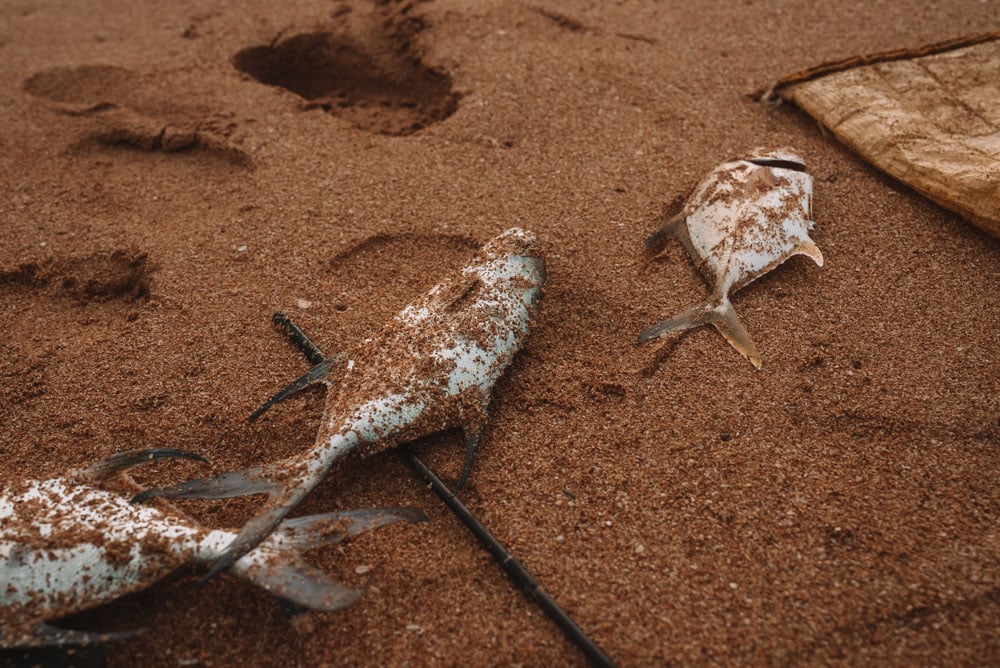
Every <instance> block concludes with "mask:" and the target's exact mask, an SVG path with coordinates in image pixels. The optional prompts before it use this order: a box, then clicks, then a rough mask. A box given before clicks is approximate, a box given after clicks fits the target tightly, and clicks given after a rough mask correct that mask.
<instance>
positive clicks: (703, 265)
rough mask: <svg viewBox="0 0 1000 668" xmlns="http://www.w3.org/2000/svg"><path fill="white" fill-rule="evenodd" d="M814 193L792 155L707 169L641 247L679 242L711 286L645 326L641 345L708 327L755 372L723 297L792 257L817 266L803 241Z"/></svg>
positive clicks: (751, 353)
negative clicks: (691, 303) (707, 293)
mask: <svg viewBox="0 0 1000 668" xmlns="http://www.w3.org/2000/svg"><path fill="white" fill-rule="evenodd" d="M812 192H813V181H812V176H811V175H810V174H809V173H808V172H806V165H805V162H804V161H803V160H802V158H801V157H799V155H798V154H797V153H795V152H794V151H793V150H791V149H777V150H771V151H762V152H758V153H757V154H756V155H755V156H753V157H751V158H747V159H745V160H735V161H732V162H726V163H723V164H721V165H719V166H718V167H716V168H715V169H713V170H712V172H711V173H709V175H708V176H707V177H706V178H705V179H704V180H703V181H702V182H701V183H700V184H698V186H697V187H696V188H695V189H694V191H693V192H692V194H691V195H690V197H688V199H687V201H686V202H685V204H684V207H683V209H682V210H681V212H680V214H678V215H677V216H676V217H674V218H673V219H672V220H671V221H670V222H669V223H668V224H667V225H666V227H664V228H663V229H661V230H660V231H659V232H657V233H656V234H654V235H653V236H651V237H650V238H649V239H648V240H647V241H646V245H647V247H648V248H650V249H651V250H653V249H656V248H658V247H659V246H660V244H661V243H662V242H663V241H664V240H665V239H668V238H676V239H678V240H679V241H680V242H681V243H682V244H683V245H684V247H685V249H686V250H687V252H688V254H689V255H690V256H691V259H692V260H694V262H695V263H696V264H697V266H698V269H699V271H700V272H701V274H702V275H703V276H704V277H705V279H706V281H707V282H708V283H709V285H710V286H711V288H712V296H711V298H710V299H709V300H707V301H705V302H702V303H701V304H698V305H697V306H695V307H693V308H691V309H689V310H687V311H685V312H683V313H680V314H678V315H676V316H674V317H672V318H670V319H668V320H664V321H663V322H661V323H658V324H657V325H654V326H653V327H650V328H649V329H647V330H646V331H644V332H643V333H642V334H640V335H639V342H643V341H647V340H649V339H653V338H657V337H659V336H663V335H664V334H666V333H668V332H672V331H678V330H682V329H690V328H692V327H698V326H701V325H706V324H712V325H714V326H715V327H716V328H717V329H718V330H719V331H720V332H721V333H722V335H723V336H724V337H725V338H726V339H727V340H728V341H729V343H730V344H731V345H732V346H733V347H734V348H736V349H737V350H738V351H739V352H740V353H741V354H742V355H743V356H744V357H746V358H747V359H748V360H750V362H751V363H752V364H753V365H754V366H755V367H757V368H760V366H761V360H760V354H759V353H758V352H757V347H756V346H755V345H754V343H753V341H752V340H751V339H750V336H749V334H747V331H746V328H745V327H744V326H743V323H742V322H741V321H740V320H739V317H738V316H737V315H736V312H735V311H734V310H733V307H732V304H731V303H730V301H729V295H730V294H732V293H734V292H736V291H737V290H739V289H740V288H742V287H744V286H745V285H747V284H749V283H751V282H753V281H754V280H756V279H757V278H759V277H760V276H763V275H764V274H766V273H768V272H769V271H771V270H772V269H774V268H775V267H777V266H778V265H780V264H781V263H783V262H784V261H785V260H787V259H788V258H790V257H792V256H794V255H807V256H809V257H811V258H812V259H813V260H814V261H815V262H816V264H818V265H819V266H823V254H822V253H821V252H820V250H819V248H818V247H817V246H816V244H815V243H814V242H813V240H812V239H810V238H809V231H810V230H811V229H812V228H813V225H814V223H813V221H812Z"/></svg>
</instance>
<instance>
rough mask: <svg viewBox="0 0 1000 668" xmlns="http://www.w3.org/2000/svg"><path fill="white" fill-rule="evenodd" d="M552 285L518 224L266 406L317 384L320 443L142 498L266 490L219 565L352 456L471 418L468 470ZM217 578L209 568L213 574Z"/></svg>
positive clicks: (268, 528)
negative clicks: (496, 389) (491, 408)
mask: <svg viewBox="0 0 1000 668" xmlns="http://www.w3.org/2000/svg"><path fill="white" fill-rule="evenodd" d="M544 282H545V261H544V259H543V258H542V256H541V254H540V252H539V247H538V242H537V240H536V238H535V236H534V235H533V234H531V233H530V232H526V231H524V230H521V229H518V228H512V229H509V230H507V231H506V232H504V233H502V234H500V235H499V236H497V237H495V238H494V239H493V240H492V241H490V242H489V243H487V244H486V245H485V246H483V248H482V249H480V251H479V253H478V254H477V255H476V256H475V257H474V258H473V260H472V261H471V262H470V263H469V264H468V265H467V266H465V267H464V268H462V269H460V270H458V271H456V272H455V273H454V274H452V275H451V276H449V277H448V278H447V279H445V280H444V281H442V282H441V283H439V284H437V285H436V286H434V287H433V288H431V290H430V291H429V292H427V293H426V294H425V295H424V296H423V297H421V298H419V299H418V300H416V301H415V302H413V303H412V304H410V305H409V306H407V307H406V308H404V309H403V311H402V312H401V313H399V314H398V315H397V316H396V317H395V318H394V319H393V320H392V321H390V322H389V323H388V325H386V326H385V328H384V329H383V330H382V331H381V332H380V333H379V334H378V335H377V336H375V337H374V338H371V339H368V340H366V341H364V342H363V343H362V344H361V345H360V346H359V347H358V348H357V349H356V350H354V351H353V352H351V353H349V354H346V355H340V356H338V357H335V358H331V359H329V360H326V361H324V362H321V363H320V364H317V365H316V366H315V367H313V368H312V369H311V370H310V371H309V372H307V373H306V374H305V375H303V376H302V377H301V378H299V379H298V380H296V381H295V382H293V383H292V384H291V385H289V386H288V387H286V388H285V389H284V390H282V391H281V392H279V393H278V394H277V395H275V396H274V397H272V399H271V400H269V401H268V402H267V403H265V404H264V406H262V407H261V409H259V410H258V411H257V412H256V413H254V416H252V417H255V416H256V415H259V414H260V413H261V412H262V411H263V410H265V409H266V408H268V407H269V406H271V405H273V404H275V403H277V402H278V401H281V400H283V399H285V398H287V397H288V396H290V395H291V394H293V393H294V392H297V391H298V390H301V389H302V388H304V387H307V386H308V385H311V384H313V383H324V384H326V385H328V386H331V387H332V388H333V389H331V391H329V392H328V394H327V400H326V407H325V411H324V415H323V420H322V422H321V426H320V429H319V432H318V434H317V435H316V440H315V444H314V445H313V447H312V448H311V449H310V450H308V451H306V452H305V453H303V454H301V455H298V456H295V457H291V458H288V459H285V460H282V461H279V462H274V463H271V464H266V465H263V466H257V467H254V468H251V469H247V470H245V471H236V472H232V473H227V474H222V475H218V476H211V477H208V478H202V479H199V480H192V481H188V482H186V483H182V484H180V485H176V486H174V487H168V488H164V489H158V490H149V491H147V492H144V493H143V494H140V495H139V496H137V497H136V500H137V501H142V500H144V499H146V498H150V497H153V496H163V497H168V498H226V497H233V496H242V495H246V494H258V493H266V494H268V495H269V499H268V502H267V505H266V508H265V510H264V511H263V512H262V513H260V514H259V515H258V516H257V517H255V518H254V519H253V520H251V521H250V522H249V523H248V524H247V525H246V526H245V527H244V528H243V530H242V531H241V532H240V535H239V537H238V538H237V539H236V540H235V541H233V543H232V544H231V545H230V546H229V547H228V548H227V549H226V552H225V554H224V555H223V556H222V557H221V558H220V559H219V561H218V562H216V564H215V566H214V567H213V569H212V573H214V572H217V570H219V569H222V568H226V567H227V566H229V565H230V564H231V563H232V562H233V561H235V560H236V559H238V558H239V557H240V556H241V555H243V554H245V553H246V552H247V551H248V550H250V549H252V548H253V547H254V546H256V545H258V544H259V543H260V542H261V541H262V540H263V539H264V537H265V536H267V535H268V534H269V533H270V532H271V531H272V530H273V529H274V528H275V527H276V526H277V525H278V523H279V522H280V521H281V519H282V518H283V517H285V515H287V514H288V512H289V511H290V510H291V509H292V508H294V507H295V506H296V505H297V504H298V503H299V502H301V501H302V499H303V498H304V497H305V496H306V495H307V494H308V493H309V492H310V491H311V490H312V489H313V488H314V487H316V485H318V484H319V482H320V481H321V480H323V478H324V477H325V476H326V474H327V472H328V471H329V470H330V468H331V467H332V466H333V465H334V463H336V462H337V461H339V460H340V459H341V458H342V457H344V456H346V455H347V454H349V453H351V452H354V451H359V452H361V453H362V454H372V453H375V452H379V451H381V450H384V449H386V448H389V447H393V446H395V445H398V444H400V443H405V442H407V441H412V440H414V439H416V438H419V437H421V436H424V435H427V434H432V433H435V432H438V431H443V430H446V429H451V428H455V427H461V428H462V429H464V430H465V435H466V444H467V445H466V458H465V466H464V467H463V471H462V475H461V477H460V479H459V481H458V483H457V484H456V486H455V488H456V490H458V489H460V488H461V486H462V484H463V483H464V482H465V480H466V478H467V477H468V474H469V470H470V468H471V466H472V462H473V460H474V458H475V454H476V450H477V447H478V444H479V438H480V433H481V430H482V428H483V425H484V422H485V419H486V409H487V406H488V404H489V402H490V397H491V394H492V392H493V386H494V384H495V383H496V381H497V379H498V378H499V377H500V375H501V374H502V373H503V371H504V369H506V368H507V366H508V365H509V364H510V362H511V360H513V358H514V355H515V354H517V352H518V351H519V350H520V349H521V347H522V346H523V345H524V342H525V339H526V338H527V336H528V330H529V326H530V323H531V319H532V315H533V313H534V311H535V306H536V304H537V302H538V300H539V298H540V297H541V294H542V285H543V284H544ZM210 575H211V573H210Z"/></svg>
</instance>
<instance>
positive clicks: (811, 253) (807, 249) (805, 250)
mask: <svg viewBox="0 0 1000 668" xmlns="http://www.w3.org/2000/svg"><path fill="white" fill-rule="evenodd" d="M810 225H811V223H810ZM795 254H796V255H805V256H808V257H810V258H812V261H813V262H815V263H816V264H817V265H819V266H820V267H822V266H823V253H822V252H820V250H819V246H817V245H816V242H815V241H813V240H812V239H810V238H808V237H806V238H805V240H803V242H802V243H801V244H799V245H798V246H797V247H796V248H795Z"/></svg>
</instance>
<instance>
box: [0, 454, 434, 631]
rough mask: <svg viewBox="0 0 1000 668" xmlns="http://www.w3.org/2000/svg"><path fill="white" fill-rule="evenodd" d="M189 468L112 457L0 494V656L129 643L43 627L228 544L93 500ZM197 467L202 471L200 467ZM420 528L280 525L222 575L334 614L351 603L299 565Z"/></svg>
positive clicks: (324, 520) (395, 512) (403, 512)
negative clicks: (137, 477) (152, 467)
mask: <svg viewBox="0 0 1000 668" xmlns="http://www.w3.org/2000/svg"><path fill="white" fill-rule="evenodd" d="M172 457H181V458H185V459H198V460H201V457H199V456H197V455H193V454H191V453H188V452H185V451H183V450H174V449H169V448H154V449H150V450H133V451H128V452H122V453H119V454H117V455H114V456H112V457H110V458H108V459H105V460H102V461H100V462H97V463H96V464H94V465H92V466H90V467H89V468H86V469H83V470H77V471H73V472H71V473H70V474H69V475H67V476H64V477H60V478H51V479H48V480H18V481H16V482H13V483H11V484H9V485H7V486H6V487H4V488H3V489H2V490H0V649H4V648H7V649H9V648H15V647H16V648H21V647H44V646H48V645H84V644H89V643H95V642H104V641H108V640H116V639H120V638H124V637H128V636H129V635H131V634H130V633H94V632H90V631H74V630H69V629H63V628H59V627H56V626H52V625H50V624H48V622H49V621H52V620H55V619H58V618H60V617H64V616H66V615H69V614H72V613H75V612H79V611H81V610H85V609H87V608H91V607H93V606H96V605H98V604H100V603H105V602H107V601H110V600H113V599H115V598H118V597H119V596H122V595H124V594H127V593H129V592H133V591H136V590H138V589H141V588H142V587H144V586H147V585H150V584H152V583H153V582H155V581H157V580H159V579H160V578H162V577H164V576H166V575H167V574H168V573H170V572H171V571H172V570H174V569H175V568H177V567H178V566H181V565H183V564H186V563H201V564H208V563H211V562H212V561H213V560H214V559H216V558H217V557H218V556H219V555H220V554H221V553H222V550H223V549H224V548H225V547H226V545H228V544H229V542H230V541H232V539H233V538H235V537H236V534H235V533H233V532H231V531H222V530H211V529H208V528H205V527H201V526H198V525H197V524H195V523H194V522H192V521H190V520H188V519H187V518H185V517H183V516H180V515H175V514H173V513H169V512H165V511H163V510H160V509H158V508H153V507H143V506H136V505H134V504H132V503H130V500H129V498H128V497H127V496H123V495H121V494H117V493H115V492H113V491H109V490H106V489H103V488H102V487H101V486H100V484H101V482H102V481H105V480H107V479H108V478H110V477H111V476H112V475H114V474H116V473H119V472H121V471H124V470H126V469H128V468H131V467H133V466H137V465H139V464H142V463H145V462H151V461H157V460H161V459H167V458H172ZM202 461H203V460H202ZM425 519H427V518H426V517H425V516H424V515H423V513H421V512H420V511H419V510H416V509H414V508H383V509H371V510H351V511H345V512H336V513H327V514H324V515H312V516H308V517H300V518H296V519H294V520H289V521H287V522H285V523H283V524H282V525H281V526H279V528H278V530H277V531H275V533H274V534H273V535H272V536H271V537H270V538H269V539H268V540H267V541H265V542H263V543H261V545H260V546H259V547H257V548H256V549H255V550H253V551H252V552H250V553H249V554H247V555H246V556H244V557H243V558H241V559H239V560H237V561H236V562H235V563H234V564H233V565H232V568H231V569H230V572H231V573H233V574H234V575H236V576H238V577H240V578H243V579H245V580H249V581H250V582H253V583H254V584H256V585H258V586H259V587H262V588H264V589H266V590H268V591H270V592H271V593H273V594H275V595H276V596H279V597H281V598H284V599H286V600H288V601H291V602H292V603H295V604H298V605H301V606H305V607H307V608H311V609H314V610H327V611H329V610H339V609H341V608H344V607H346V606H348V605H350V604H351V603H353V602H354V601H355V600H356V599H357V598H358V596H359V595H360V592H358V591H357V590H353V589H347V588H345V587H342V586H340V585H339V584H337V583H336V582H334V581H333V580H332V579H330V578H329V577H327V576H326V575H325V574H324V573H322V572H321V571H319V570H317V569H315V568H313V567H312V566H310V565H308V564H306V563H305V562H304V561H302V560H301V558H300V553H301V551H303V550H307V549H311V548H313V547H319V546H321V545H328V544H333V543H339V542H341V541H343V540H345V539H347V538H350V537H352V536H355V535H357V534H359V533H362V532H365V531H368V530H370V529H375V528H377V527H380V526H383V525H385V524H390V523H393V522H400V521H407V522H419V521H423V520H425Z"/></svg>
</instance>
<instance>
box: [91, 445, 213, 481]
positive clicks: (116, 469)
mask: <svg viewBox="0 0 1000 668" xmlns="http://www.w3.org/2000/svg"><path fill="white" fill-rule="evenodd" d="M161 459H193V460H195V461H199V462H204V463H207V462H206V460H205V458H204V457H202V456H201V455H198V454H195V453H193V452H188V451H187V450H178V449H176V448H147V449H145V450H128V451H126V452H119V453H117V454H114V455H111V456H110V457H108V458H107V459H102V460H100V461H98V462H94V463H93V464H91V465H90V466H88V467H87V468H85V469H83V470H82V471H78V472H77V474H76V475H77V476H78V477H80V478H83V479H85V480H90V481H92V482H100V481H102V480H107V479H108V478H110V477H111V476H113V475H114V474H116V473H121V472H122V471H126V470H128V469H130V468H132V467H135V466H139V465H140V464H146V463H148V462H158V461H160V460H161Z"/></svg>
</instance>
